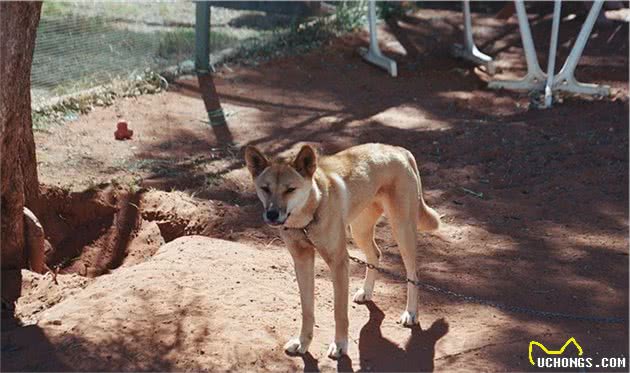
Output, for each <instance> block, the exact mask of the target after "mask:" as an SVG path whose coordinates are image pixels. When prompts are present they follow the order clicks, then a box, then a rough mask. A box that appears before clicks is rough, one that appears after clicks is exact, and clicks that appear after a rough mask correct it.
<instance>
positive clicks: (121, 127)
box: [114, 120, 133, 140]
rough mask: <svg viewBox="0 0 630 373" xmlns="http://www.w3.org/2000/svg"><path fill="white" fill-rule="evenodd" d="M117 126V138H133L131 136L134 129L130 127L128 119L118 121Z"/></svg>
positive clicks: (115, 136) (115, 133)
mask: <svg viewBox="0 0 630 373" xmlns="http://www.w3.org/2000/svg"><path fill="white" fill-rule="evenodd" d="M116 127H117V129H116V132H114V138H115V139H116V140H128V139H131V136H133V131H132V130H130V129H129V128H128V124H127V122H126V121H124V120H120V121H118V124H117V125H116Z"/></svg>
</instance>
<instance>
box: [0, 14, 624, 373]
mask: <svg viewBox="0 0 630 373" xmlns="http://www.w3.org/2000/svg"><path fill="white" fill-rule="evenodd" d="M580 24H581V19H580V18H579V17H578V18H576V19H574V20H571V21H566V22H563V24H562V27H561V40H560V45H561V50H560V60H563V59H564V56H566V55H567V53H568V50H569V48H570V45H571V40H572V38H573V37H574V35H575V34H576V30H577V28H578V27H579V25H580ZM460 25H461V15H460V14H459V13H454V12H447V11H430V10H426V11H422V12H420V13H418V14H417V15H415V16H409V17H405V18H404V19H402V20H400V21H399V22H397V23H391V24H389V25H388V26H384V27H383V33H381V44H382V46H383V49H384V50H385V51H386V53H387V54H389V55H391V56H393V57H395V58H396V59H397V60H398V61H399V71H400V73H399V74H400V76H399V77H398V78H396V79H392V78H390V77H388V76H386V75H385V74H384V73H383V72H382V71H380V70H378V69H376V68H374V67H372V66H369V65H367V64H365V63H363V62H362V61H361V60H360V58H359V57H358V55H357V53H356V49H357V47H359V46H363V45H365V40H366V35H365V34H364V33H359V34H355V35H350V36H347V37H343V38H340V39H337V40H334V41H333V42H331V43H329V44H327V45H325V46H324V47H322V48H321V49H320V50H318V51H314V52H312V53H309V54H307V55H303V56H293V57H285V58H279V59H275V60H272V61H270V62H267V63H264V64H260V65H259V66H256V67H235V68H232V69H222V70H220V71H219V72H218V73H217V74H216V76H215V80H216V83H217V89H218V92H219V94H220V96H221V100H222V102H223V105H224V109H225V110H226V111H227V112H228V118H227V119H228V123H229V128H230V131H231V136H232V137H233V138H234V141H235V143H236V144H237V145H239V146H241V145H244V144H256V145H258V146H260V147H261V148H263V149H265V150H267V151H269V152H281V151H284V150H287V149H289V148H291V147H293V146H295V144H297V143H298V142H303V141H309V142H313V143H315V144H317V145H318V146H320V147H321V148H322V150H323V151H324V152H326V153H330V152H334V151H337V150H340V149H343V148H345V147H348V146H351V145H354V144H358V143H365V142H384V143H389V144H395V145H400V146H404V147H406V148H408V149H410V150H411V151H412V152H413V153H414V155H415V156H416V158H417V160H418V163H419V167H420V172H421V175H422V179H423V185H424V188H425V196H426V199H427V201H428V203H429V204H430V205H431V206H433V207H434V208H436V209H437V210H438V211H439V212H440V213H441V214H443V215H444V219H443V220H444V222H445V223H446V224H445V229H444V230H443V231H442V232H441V233H440V234H439V235H423V236H422V237H421V239H420V244H419V248H418V253H419V257H418V268H419V276H420V277H419V278H420V280H421V281H426V282H430V283H433V284H436V285H439V286H443V287H447V288H449V289H452V290H455V291H459V292H462V293H465V294H469V295H475V296H478V297H483V298H487V299H492V300H496V301H499V302H502V303H506V304H511V305H517V306H522V307H532V308H536V309H541V310H548V311H556V312H567V313H577V314H585V315H599V316H627V313H628V39H627V38H626V37H625V36H627V35H628V26H627V24H625V23H615V24H613V25H612V26H608V27H598V28H597V29H596V31H595V32H594V34H593V37H592V39H591V40H590V41H589V44H588V46H587V48H586V50H585V56H584V58H583V60H582V64H581V66H580V67H579V68H578V78H579V79H580V80H583V81H597V82H601V83H606V84H609V85H611V86H612V87H613V91H614V94H613V96H612V97H611V98H607V99H604V100H600V101H597V100H591V99H587V98H571V97H568V98H565V100H564V102H563V103H561V104H558V105H556V106H555V107H554V108H553V109H550V110H544V111H541V110H536V109H530V108H529V107H528V103H529V99H528V97H527V96H525V95H522V94H515V93H510V92H497V91H490V90H488V89H487V88H485V82H484V81H485V80H487V79H488V78H487V77H486V76H485V75H484V74H483V73H482V72H479V71H477V70H476V69H473V68H471V67H468V66H466V64H465V63H463V62H461V61H456V60H453V59H452V58H451V57H449V56H448V50H449V48H450V45H451V44H452V43H453V42H456V41H459V40H460V35H461V33H460V29H459V28H460ZM549 27H550V20H549V19H547V18H545V19H536V20H535V22H534V24H533V31H534V34H535V37H536V41H537V47H538V48H539V49H540V50H544V49H543V48H545V47H546V41H545V38H546V37H547V36H546V35H547V34H548V29H549ZM515 30H516V25H515V21H514V19H511V20H510V22H509V23H508V24H507V25H505V24H504V23H502V22H499V21H497V20H495V19H493V18H492V17H486V16H476V17H475V31H476V32H477V33H478V35H477V36H478V38H477V40H478V43H479V45H480V46H481V47H482V49H483V50H484V51H486V52H488V53H490V54H491V55H493V56H495V57H496V58H497V60H498V61H499V64H498V65H499V67H500V68H502V69H503V72H502V75H501V76H502V77H505V76H519V75H522V74H523V68H524V67H523V66H524V64H523V61H522V50H521V49H520V42H519V38H518V34H517V33H516V32H515ZM544 62H545V61H541V64H544ZM543 66H545V65H543ZM119 118H124V119H126V120H127V121H128V122H129V125H130V129H132V130H133V131H134V137H133V139H132V140H129V141H116V140H114V138H113V131H114V130H115V128H116V122H117V121H118V119H119ZM206 120H207V117H206V113H205V112H204V106H203V103H202V101H201V100H200V98H199V93H198V88H197V84H196V81H194V80H185V79H184V80H181V81H180V82H178V84H175V85H173V86H172V87H171V89H170V90H169V91H168V92H165V93H162V94H158V95H154V96H143V97H139V98H134V99H125V100H120V101H118V102H116V104H115V105H114V106H112V107H109V108H98V109H96V110H94V111H93V112H92V113H90V114H89V115H86V116H83V117H81V118H79V119H78V120H77V121H76V122H72V123H69V124H67V125H65V126H64V127H56V128H51V130H50V132H49V133H38V134H37V135H36V140H37V146H38V154H37V155H38V163H39V172H40V179H41V181H42V182H43V183H44V184H47V185H50V186H57V187H60V188H62V189H70V190H71V191H59V190H57V189H51V190H52V191H50V192H48V193H51V194H53V195H54V194H55V193H75V194H73V196H75V197H74V199H75V200H82V199H81V198H87V197H81V196H85V193H92V194H94V193H96V194H98V195H103V196H110V197H112V196H114V197H115V198H114V199H112V200H107V201H106V202H107V203H103V204H102V206H104V207H102V209H103V210H102V211H103V215H102V216H104V217H106V219H105V222H104V223H103V224H102V225H100V227H101V228H100V229H99V230H96V231H97V233H98V234H96V236H95V237H92V238H91V239H88V240H87V241H86V242H87V243H86V242H83V243H82V244H77V245H75V246H76V249H77V250H76V251H75V252H74V254H72V255H71V254H70V253H71V252H72V250H70V249H69V248H68V246H67V245H64V244H61V242H63V239H62V238H60V239H59V240H57V241H55V240H54V239H53V240H52V241H51V244H53V246H54V247H55V251H54V252H53V253H51V255H49V259H50V258H53V257H54V254H55V253H57V254H58V255H57V256H58V258H56V259H54V258H53V259H50V261H51V264H59V263H63V264H64V269H63V270H62V273H65V274H62V275H59V285H54V284H52V283H51V280H50V279H49V278H47V277H46V278H44V277H41V276H36V275H33V274H31V273H30V272H25V273H26V274H25V285H24V289H25V290H24V293H25V296H24V297H23V298H22V299H21V300H20V303H19V304H18V307H17V311H18V314H19V315H20V317H21V318H22V319H23V320H25V321H26V322H27V323H31V324H32V323H34V322H39V323H38V324H37V325H31V326H28V327H23V328H15V329H13V330H12V331H10V332H3V350H2V358H3V359H2V360H3V368H6V369H8V368H10V369H18V370H57V369H88V370H102V369H108V370H119V369H120V370H123V369H124V370H164V369H170V370H183V369H194V370H203V369H207V370H213V369H221V370H225V369H232V370H245V369H282V370H296V369H304V370H313V369H315V368H318V369H321V370H331V369H339V370H349V369H352V370H363V371H383V370H393V371H399V370H423V371H430V370H434V369H435V370H441V371H445V370H448V371H451V370H460V371H471V370H472V371H478V370H483V371H506V370H509V371H514V370H518V371H523V370H532V368H533V367H531V365H529V362H528V361H527V347H528V344H529V341H530V340H537V341H540V342H542V343H543V344H545V345H546V346H547V347H549V348H550V349H551V348H559V347H560V346H561V345H562V344H563V343H564V342H565V341H566V340H567V339H568V338H570V337H575V338H576V340H578V341H579V343H580V344H581V346H582V347H583V349H584V352H585V355H586V356H591V357H594V358H596V359H599V357H619V356H625V357H626V359H627V358H628V325H627V323H626V324H624V325H596V324H591V323H585V322H575V321H566V320H563V321H558V320H546V319H539V318H535V317H530V316H527V315H523V314H513V313H506V312H503V311H499V310H496V309H493V308H489V307H486V306H480V305H475V304H470V303H463V302H459V301H455V300H452V299H449V298H445V297H443V296H440V295H436V294H432V293H426V292H421V300H420V304H421V310H420V316H419V318H420V323H421V329H416V330H409V329H403V328H400V327H398V326H397V325H396V324H395V320H396V319H397V318H398V316H399V314H400V312H401V311H402V309H403V306H404V298H405V291H404V286H403V285H402V284H399V283H397V282H395V281H394V280H392V279H390V278H387V277H384V276H380V277H379V280H378V281H377V287H376V294H375V303H374V304H370V305H369V306H367V307H366V306H358V305H354V306H353V307H352V309H351V338H352V342H351V345H350V356H349V358H348V359H344V360H343V361H340V362H338V363H337V362H333V361H331V360H329V359H327V358H326V357H325V349H326V348H325V347H326V344H327V343H328V342H330V338H331V336H332V331H333V320H332V312H331V301H332V300H331V299H332V298H331V289H330V284H329V282H328V281H327V275H326V270H325V267H324V266H323V265H322V263H321V261H320V262H319V263H318V273H320V275H319V276H318V280H317V288H318V290H317V299H316V303H317V304H318V309H317V311H316V312H317V318H318V321H317V324H318V327H317V328H316V331H315V340H314V342H313V345H312V347H311V353H312V355H308V356H306V357H304V358H299V357H288V356H286V355H284V354H283V353H282V351H281V348H280V347H281V344H282V343H283V342H284V340H285V339H286V338H288V337H289V336H291V335H292V334H293V333H295V332H296V331H297V328H298V322H297V321H296V320H299V299H298V295H297V285H296V284H295V283H294V281H293V280H292V278H293V274H292V270H291V264H290V258H289V256H288V253H286V251H285V249H284V248H283V247H282V244H281V242H280V241H278V240H277V236H276V234H275V232H274V231H273V230H271V229H269V228H267V227H265V226H264V225H263V223H262V221H261V219H260V212H261V209H260V206H259V204H258V202H257V199H256V196H255V194H254V193H253V189H252V186H251V182H250V179H249V176H248V174H247V172H246V170H245V169H244V168H243V163H242V161H241V159H240V156H239V153H238V151H236V150H232V148H225V147H223V146H222V144H218V143H217V142H216V140H215V137H214V135H213V133H212V131H211V130H210V129H209V128H208V126H207V124H206V123H205V122H204V121H206ZM112 180H113V181H114V182H115V184H116V185H119V186H120V185H121V186H122V187H121V189H119V190H118V191H115V190H114V191H112V190H111V188H116V187H102V186H100V185H101V183H107V182H110V181H112ZM136 183H139V184H140V185H141V186H142V187H143V188H142V189H139V190H135V189H133V188H132V191H131V192H129V191H128V189H129V187H128V186H129V185H135V184H136ZM88 187H92V191H89V192H82V190H84V189H86V188H88ZM108 188H110V189H108ZM465 189H466V190H469V191H473V192H475V193H483V196H482V197H481V198H478V197H476V196H475V195H473V194H471V193H469V192H466V191H465ZM69 195H70V194H68V196H69ZM124 196H127V197H124ZM66 197H67V196H66ZM110 197H108V198H110ZM99 198H100V197H99ZM99 198H94V200H99ZM103 198H104V197H103ZM112 198H113V197H112ZM125 198H127V199H125ZM129 198H133V199H134V200H133V201H131V200H129ZM87 199H88V200H89V199H90V198H87ZM120 201H123V202H122V205H125V204H127V205H129V204H130V203H129V202H131V203H133V204H134V205H136V206H137V207H138V211H137V212H136V213H130V212H128V214H132V215H131V216H127V215H125V213H123V212H121V209H122V205H121V202H120ZM125 201H126V202H125ZM53 205H54V203H53ZM72 206H73V205H71V206H70V207H68V206H65V207H63V206H60V207H58V208H57V210H54V211H59V210H63V209H65V210H64V211H65V212H64V213H61V217H60V218H59V219H57V220H61V221H64V219H66V220H68V216H73V217H74V218H77V219H79V220H80V218H81V217H84V216H85V214H87V213H88V212H89V211H91V212H94V210H88V212H81V213H77V212H73V211H75V210H73V208H72ZM108 206H109V207H108ZM64 214H65V215H64ZM73 214H74V215H73ZM82 214H83V215H82ZM125 216H127V218H126V219H127V220H124V221H133V224H132V226H133V227H134V228H133V229H131V232H127V233H124V232H123V234H122V236H125V237H122V236H121V234H120V233H119V231H120V229H118V230H116V227H120V224H119V223H117V222H118V221H120V219H124V217H125ZM55 219H56V218H54V219H53V218H50V219H43V220H44V223H45V224H44V227H45V229H47V231H48V230H50V231H51V232H66V235H71V232H74V231H76V229H78V228H80V227H81V224H75V225H72V224H70V223H67V225H68V226H67V227H65V228H64V227H62V228H59V227H57V228H55V227H53V228H49V227H51V223H47V222H48V221H54V220H55ZM70 220H72V219H70ZM122 225H123V226H128V225H126V224H122ZM77 227H78V228H77ZM112 229H113V231H112ZM87 231H89V232H92V233H93V232H95V230H93V229H87ZM68 232H70V233H68ZM107 232H110V233H107ZM111 232H114V233H111ZM108 234H109V236H108ZM187 234H202V235H206V236H212V237H216V238H221V239H225V240H230V241H237V242H239V243H240V244H242V245H245V246H247V247H245V246H241V245H238V247H237V246H236V245H237V244H234V243H227V242H225V241H217V240H208V241H204V240H203V239H201V238H193V239H190V240H189V241H179V240H178V241H176V242H174V243H173V244H172V245H170V246H167V247H164V248H162V249H159V247H160V246H161V245H162V244H163V243H164V242H168V241H171V240H173V239H175V238H177V237H179V236H182V235H187ZM377 234H378V237H377V242H378V243H379V245H380V246H381V248H382V249H383V251H384V254H385V255H384V259H383V263H382V264H383V266H384V267H387V268H390V269H393V270H395V271H399V272H400V271H402V263H401V260H400V257H399V254H398V251H397V250H396V246H395V242H394V241H393V240H392V237H391V235H390V230H389V228H388V227H387V225H386V223H385V222H383V223H381V224H379V228H378V232H377ZM49 235H50V233H49ZM53 235H54V234H53ZM78 236H80V237H82V236H81V234H78ZM107 237H112V238H111V239H108V238H107ZM84 238H85V237H83V238H81V239H84ZM99 240H102V241H99ZM117 240H118V241H120V243H119V244H116V245H114V246H112V241H115V242H118V241H117ZM199 240H201V241H199ZM53 241H54V242H53ZM99 242H104V244H99ZM182 242H183V243H182ZM177 245H180V246H182V248H180V249H177V247H179V246H177ZM199 245H202V246H204V245H205V246H204V247H205V249H204V250H206V251H208V254H207V255H206V254H204V251H203V250H202V249H199V248H198V247H197V246H199ZM70 246H72V245H70ZM72 247H74V246H72ZM239 247H240V248H239ZM90 248H92V249H90ZM108 248H109V249H108ZM158 249H159V251H158ZM232 249H233V250H232ZM178 250H180V251H179V252H183V253H185V255H184V254H182V255H181V258H183V259H182V260H184V262H183V263H182V262H177V261H176V260H175V258H176V257H178V258H179V256H178V254H177V252H178ZM182 250H183V251H182ZM351 250H354V249H351ZM215 251H216V252H215ZM156 252H158V254H157V255H155V256H154V254H155V253H156ZM102 253H106V254H107V255H104V256H103V255H101V254H102ZM160 253H162V254H160ZM99 255H100V256H99ZM101 257H102V258H104V259H99V258H101ZM169 258H170V259H169ZM244 258H246V259H244ZM99 260H101V261H99ZM169 260H170V261H171V262H172V263H171V264H169V263H170V262H169ZM68 263H70V264H68ZM90 268H91V269H90ZM196 271H197V272H196ZM362 273H363V269H362V268H360V267H358V266H355V265H352V266H351V286H353V289H354V288H356V287H357V286H358V284H359V283H360V280H361V276H362ZM77 274H78V275H81V276H83V275H85V276H98V275H101V274H106V275H104V276H100V277H98V278H96V279H85V278H84V277H81V276H78V275H77ZM230 280H234V281H236V283H238V284H239V286H238V287H237V288H235V286H230V284H231V282H229V281H230ZM208 281H214V282H213V283H208ZM226 281H227V282H226ZM125 287H130V288H131V289H132V290H133V291H131V290H130V291H125ZM42 289H46V290H45V291H42ZM53 289H56V290H53ZM178 309H179V310H178ZM447 324H448V326H447ZM204 328H205V329H204ZM204 330H205V332H204ZM245 336H247V337H245ZM35 349H37V350H38V351H39V352H38V353H37V354H35V355H33V353H34V350H35ZM108 351H111V353H110V352H108ZM27 356H28V358H27ZM5 364H7V365H5ZM594 370H597V369H594Z"/></svg>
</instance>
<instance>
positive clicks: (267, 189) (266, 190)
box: [260, 186, 271, 194]
mask: <svg viewBox="0 0 630 373" xmlns="http://www.w3.org/2000/svg"><path fill="white" fill-rule="evenodd" d="M260 189H262V191H263V192H265V193H267V194H271V190H269V187H266V186H264V187H261V188H260Z"/></svg>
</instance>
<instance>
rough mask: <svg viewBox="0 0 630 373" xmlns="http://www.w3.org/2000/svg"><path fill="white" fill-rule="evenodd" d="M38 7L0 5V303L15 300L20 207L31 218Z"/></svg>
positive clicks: (34, 199) (17, 293)
mask: <svg viewBox="0 0 630 373" xmlns="http://www.w3.org/2000/svg"><path fill="white" fill-rule="evenodd" d="M41 6H42V3H41V2H0V77H1V78H0V126H1V127H0V129H1V131H2V132H1V134H0V142H1V154H0V157H1V158H2V159H1V170H0V172H1V174H0V176H1V188H2V199H1V205H0V210H1V216H0V220H1V222H0V224H1V229H2V244H1V246H2V247H1V258H0V259H1V261H2V268H1V270H2V300H3V305H5V304H9V305H12V303H13V302H15V300H16V299H17V298H18V297H19V296H20V288H21V286H22V284H21V274H20V269H21V268H23V267H24V264H25V263H24V260H25V258H24V245H25V240H24V206H27V207H29V208H30V209H31V210H32V211H33V212H34V213H35V214H36V215H37V214H38V211H37V210H38V209H37V208H36V206H35V205H36V202H37V199H38V191H39V183H38V180H37V163H36V159H35V141H34V138H33V128H32V122H31V64H32V62H33V50H34V49H35V36H36V34H37V25H38V23H39V16H40V11H41Z"/></svg>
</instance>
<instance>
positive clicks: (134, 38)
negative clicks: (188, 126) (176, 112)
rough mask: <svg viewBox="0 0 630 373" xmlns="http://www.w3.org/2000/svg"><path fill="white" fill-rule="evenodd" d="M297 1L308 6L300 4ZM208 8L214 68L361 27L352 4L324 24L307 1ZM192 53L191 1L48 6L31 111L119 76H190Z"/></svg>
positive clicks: (220, 4) (44, 9) (38, 46)
mask: <svg viewBox="0 0 630 373" xmlns="http://www.w3.org/2000/svg"><path fill="white" fill-rule="evenodd" d="M299 3H302V4H303V6H301V7H300V6H296V4H299ZM314 3H317V2H314ZM359 3H360V2H347V4H359ZM211 5H212V6H211V27H210V30H209V31H208V32H209V34H210V54H211V62H212V63H214V64H216V63H219V62H222V61H226V60H228V59H229V58H238V59H247V58H249V57H251V56H253V55H259V54H262V55H265V54H266V55H270V56H273V55H274V53H275V54H276V55H277V53H278V51H279V50H281V49H283V48H284V49H286V47H291V48H294V47H295V49H296V50H298V51H299V50H300V48H302V47H304V46H309V45H312V44H313V42H318V41H320V40H323V39H325V38H326V37H327V36H329V35H330V34H333V33H335V32H337V31H339V30H341V29H344V30H345V29H346V28H353V27H356V23H357V20H358V18H357V17H355V16H351V15H352V14H354V13H352V12H348V11H346V12H345V13H344V11H343V10H344V9H353V7H352V6H337V8H340V9H342V11H341V12H339V10H337V13H338V14H337V18H335V20H336V21H334V22H333V21H330V20H327V21H321V20H322V19H324V18H322V17H320V18H319V20H320V21H313V15H314V12H313V11H312V9H308V8H309V7H311V6H312V5H309V3H308V2H292V3H284V4H283V3H258V2H251V1H250V2H233V3H232V2H212V3H211ZM305 7H306V8H305ZM305 9H306V11H305ZM309 12H310V14H309ZM315 13H316V12H315ZM315 15H316V16H319V15H321V14H315ZM309 17H311V18H309ZM307 19H309V21H305V20H307ZM350 23H353V24H350ZM194 53H195V3H194V2H193V1H190V0H188V1H181V0H178V1H175V0H162V1H159V2H155V1H133V2H109V1H108V2H100V1H77V2H44V5H43V7H42V15H41V20H40V24H39V28H38V32H37V39H36V46H35V52H34V57H33V67H32V75H31V83H32V85H31V87H32V96H33V106H34V107H38V106H40V105H45V103H46V102H48V101H49V100H50V99H51V98H55V97H59V96H64V95H67V94H73V93H77V92H81V91H84V90H87V89H90V88H93V87H95V86H99V85H102V84H106V83H109V82H112V81H113V80H115V79H122V80H127V79H132V80H133V79H137V77H140V76H143V74H145V72H146V71H148V70H149V71H153V72H158V73H162V72H165V71H166V72H168V71H173V70H176V71H177V72H181V71H184V72H189V73H192V72H193V71H194V63H193V61H194Z"/></svg>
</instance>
